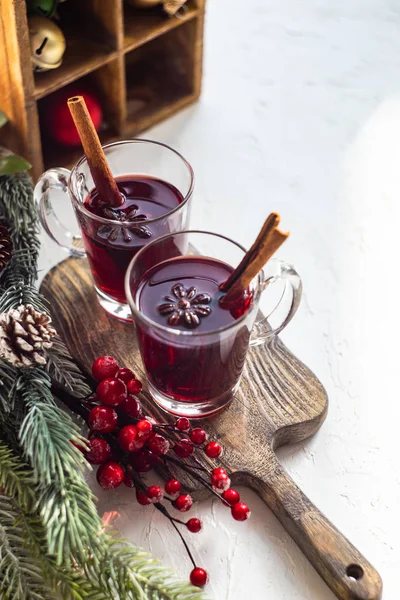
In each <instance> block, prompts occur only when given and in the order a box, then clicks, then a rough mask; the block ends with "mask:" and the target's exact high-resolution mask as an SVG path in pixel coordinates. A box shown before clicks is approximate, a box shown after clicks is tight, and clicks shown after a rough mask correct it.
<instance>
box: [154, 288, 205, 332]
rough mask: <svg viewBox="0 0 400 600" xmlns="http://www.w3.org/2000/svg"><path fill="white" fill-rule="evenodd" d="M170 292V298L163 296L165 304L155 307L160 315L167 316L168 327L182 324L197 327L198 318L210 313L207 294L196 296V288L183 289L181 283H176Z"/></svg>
mask: <svg viewBox="0 0 400 600" xmlns="http://www.w3.org/2000/svg"><path fill="white" fill-rule="evenodd" d="M171 292H172V294H173V295H172V296H164V300H167V303H165V304H160V305H159V306H158V307H157V310H158V312H159V313H160V315H163V316H164V315H165V316H167V315H169V316H168V324H169V325H178V324H179V323H180V322H182V323H183V324H184V325H186V327H190V328H192V327H193V328H194V327H198V326H199V325H200V317H208V315H209V314H210V313H211V308H210V306H207V304H210V302H211V296H210V295H209V294H198V293H197V288H195V287H190V288H185V287H184V286H183V285H182V284H181V283H176V284H175V285H174V286H173V287H172V289H171Z"/></svg>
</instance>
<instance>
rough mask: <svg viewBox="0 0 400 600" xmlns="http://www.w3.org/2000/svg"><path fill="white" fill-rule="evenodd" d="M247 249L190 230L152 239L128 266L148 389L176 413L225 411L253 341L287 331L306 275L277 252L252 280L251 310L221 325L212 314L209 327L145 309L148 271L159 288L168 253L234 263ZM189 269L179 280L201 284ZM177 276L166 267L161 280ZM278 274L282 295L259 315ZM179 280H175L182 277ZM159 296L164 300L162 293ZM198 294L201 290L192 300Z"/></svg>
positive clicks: (184, 284) (201, 414)
mask: <svg viewBox="0 0 400 600" xmlns="http://www.w3.org/2000/svg"><path fill="white" fill-rule="evenodd" d="M202 248H204V249H206V250H207V251H206V252H201V251H200V250H199V249H202ZM244 253H245V249H244V248H243V247H242V246H240V245H239V244H237V243H236V242H234V241H232V240H230V239H229V238H227V237H224V236H222V235H218V234H216V233H210V232H205V231H183V232H180V233H176V234H170V235H165V236H162V237H160V238H158V239H156V240H154V241H152V242H150V243H149V244H148V245H146V246H145V247H144V248H142V249H141V250H140V252H138V254H137V255H136V256H135V257H134V258H133V260H132V262H131V264H130V265H129V267H128V270H127V273H126V278H125V292H126V297H127V298H128V301H129V304H130V307H131V311H132V317H133V321H134V324H135V329H136V335H137V339H138V343H139V348H140V352H141V356H142V362H143V364H144V368H145V371H146V374H147V379H148V383H149V390H150V393H151V395H152V397H153V399H154V400H155V402H156V403H157V404H158V405H159V406H160V407H161V408H163V409H164V410H166V411H167V412H169V413H172V414H174V415H177V416H186V417H188V418H202V417H206V416H210V415H212V414H214V413H217V412H219V411H220V410H222V409H223V408H224V407H225V406H226V405H227V404H228V403H229V402H230V401H231V399H232V398H233V395H234V394H235V392H236V390H237V389H238V386H239V383H240V377H241V374H242V371H243V367H244V362H245V358H246V354H247V350H248V347H249V345H250V346H255V345H260V344H264V343H266V342H267V341H268V340H269V339H270V338H271V337H272V336H274V335H276V334H277V333H279V332H280V331H282V329H283V328H284V327H285V326H286V325H287V324H288V323H289V321H290V320H291V319H292V317H293V316H294V314H295V312H296V310H297V308H298V306H299V303H300V299H301V293H302V285H301V279H300V277H299V275H298V274H297V273H296V271H295V270H294V269H293V267H292V266H291V265H289V264H288V263H285V262H283V261H280V260H276V259H272V260H270V261H268V263H267V265H266V267H265V268H264V270H263V271H261V272H260V273H259V274H258V275H257V276H256V277H255V278H254V279H253V281H252V283H251V290H252V292H253V294H252V301H251V304H250V306H249V308H248V309H247V312H245V313H244V314H242V316H240V317H239V318H237V320H235V321H233V322H231V323H229V324H228V325H227V324H225V325H224V326H222V327H219V326H218V321H213V322H214V326H213V327H212V329H211V330H204V331H196V329H179V328H177V327H173V326H171V325H168V323H167V322H161V321H160V320H159V319H158V318H156V312H157V311H156V306H154V307H153V308H154V311H156V312H152V313H151V314H153V315H154V319H152V318H150V317H149V316H148V315H147V314H144V312H143V310H142V309H141V305H140V299H141V294H142V290H143V289H144V285H145V282H146V280H147V278H148V281H149V284H150V287H152V288H153V289H155V288H154V285H155V281H156V279H154V278H155V277H156V276H155V275H153V273H155V272H156V271H155V269H162V268H165V265H166V264H168V263H169V259H180V258H182V257H185V258H189V259H190V260H193V258H194V257H199V258H200V260H201V261H203V263H205V264H209V261H210V259H211V261H212V262H213V263H214V261H215V263H218V264H221V265H222V266H223V265H224V264H225V265H231V267H234V266H236V265H237V264H238V263H239V262H240V260H241V259H242V258H243V254H244ZM194 260H195V261H196V259H194ZM166 261H167V262H166ZM169 264H171V263H169ZM164 273H165V271H164ZM182 273H183V274H182V276H181V275H179V280H178V279H177V281H179V284H178V285H179V286H181V287H182V288H183V289H186V288H187V286H192V285H193V284H194V285H198V283H197V284H196V283H194V281H196V279H197V282H199V279H198V277H194V273H192V275H190V274H189V272H188V271H186V273H184V271H182ZM208 276H210V277H211V275H210V273H209V272H207V271H206V279H204V278H203V279H202V280H201V281H202V282H203V285H204V281H206V280H207V277H208ZM170 277H172V276H167V275H162V276H160V281H161V282H164V281H166V282H170V283H171V281H172V279H171V278H170ZM277 281H280V282H282V283H283V286H284V287H283V291H282V289H279V290H278V291H279V296H280V299H279V300H278V302H277V303H276V306H275V308H274V309H273V310H272V311H271V312H270V313H269V315H268V316H266V317H265V316H260V313H258V309H259V302H260V299H261V296H262V294H263V292H264V291H265V290H266V289H270V288H271V287H272V284H274V283H275V282H277ZM173 283H174V284H175V283H176V282H175V277H174V279H173ZM221 283H222V281H221ZM190 289H193V290H195V288H187V294H188V298H187V300H188V299H189V298H190V297H191V294H190ZM172 291H173V290H172ZM203 291H204V290H203ZM163 293H164V292H163ZM168 293H169V292H168ZM173 293H174V294H175V292H173ZM195 293H197V292H196V290H195V291H194V292H193V294H195ZM208 293H210V292H208ZM160 294H161V292H160ZM175 295H176V298H175V299H173V297H172V296H170V297H167V299H168V301H169V302H170V301H172V302H175V303H176V311H179V309H180V298H181V297H180V296H179V293H178V294H175ZM203 295H204V294H203ZM185 299H186V296H185V298H184V299H183V300H184V302H183V304H185V305H186V304H187V303H186V302H185ZM157 301H160V302H162V301H163V298H162V297H160V298H159V299H158V300H157ZM195 301H196V298H195V299H194V301H193V304H194V302H195ZM164 302H165V300H164ZM194 309H195V307H194ZM146 310H147V309H146ZM151 310H153V309H152V308H151ZM282 311H283V314H282ZM276 317H277V318H278V322H277V323H276V326H275V323H272V322H271V321H275V319H276Z"/></svg>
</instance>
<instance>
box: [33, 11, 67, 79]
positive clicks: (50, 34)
mask: <svg viewBox="0 0 400 600" xmlns="http://www.w3.org/2000/svg"><path fill="white" fill-rule="evenodd" d="M28 23H29V38H30V44H31V58H32V64H33V70H34V71H35V72H39V71H48V70H49V69H56V68H57V67H59V66H60V65H61V63H62V57H63V54H64V52H65V45H66V44H65V37H64V34H63V32H62V31H61V29H60V28H59V27H58V25H56V24H55V23H53V21H50V19H46V18H45V17H30V19H29V21H28Z"/></svg>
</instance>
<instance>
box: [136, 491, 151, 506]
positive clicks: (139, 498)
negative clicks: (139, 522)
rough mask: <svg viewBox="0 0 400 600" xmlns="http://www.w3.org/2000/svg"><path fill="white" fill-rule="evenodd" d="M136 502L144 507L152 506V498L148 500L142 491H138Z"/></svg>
mask: <svg viewBox="0 0 400 600" xmlns="http://www.w3.org/2000/svg"><path fill="white" fill-rule="evenodd" d="M136 500H137V501H138V502H139V504H141V505H142V506H148V505H149V504H151V500H150V498H148V497H147V496H146V494H145V493H144V492H142V490H136Z"/></svg>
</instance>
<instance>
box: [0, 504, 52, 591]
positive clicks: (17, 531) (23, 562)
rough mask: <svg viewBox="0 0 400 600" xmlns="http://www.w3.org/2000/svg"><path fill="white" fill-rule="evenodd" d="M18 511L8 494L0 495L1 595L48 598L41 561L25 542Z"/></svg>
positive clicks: (47, 588)
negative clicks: (32, 553) (33, 554)
mask: <svg viewBox="0 0 400 600" xmlns="http://www.w3.org/2000/svg"><path fill="white" fill-rule="evenodd" d="M18 517H19V512H18V510H16V507H15V504H14V503H13V501H12V500H11V499H10V498H8V497H7V496H0V547H1V552H0V582H1V583H0V597H1V598H4V599H5V600H6V599H13V600H49V598H52V597H54V596H53V594H52V592H51V590H50V588H49V587H48V586H47V584H46V582H45V580H44V578H43V574H42V570H41V567H40V562H39V561H38V560H36V559H35V558H34V557H33V556H32V555H31V553H30V551H29V548H28V547H27V546H26V544H25V538H24V531H23V529H22V527H21V526H20V524H19V523H18Z"/></svg>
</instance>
